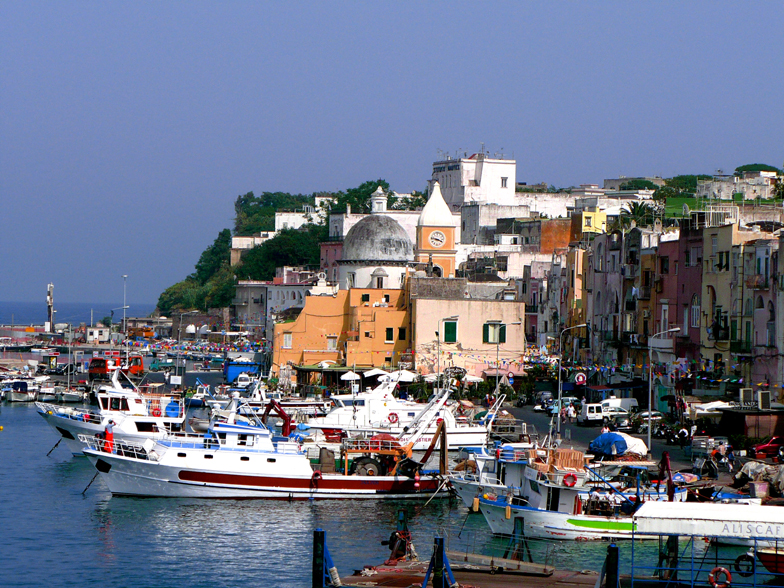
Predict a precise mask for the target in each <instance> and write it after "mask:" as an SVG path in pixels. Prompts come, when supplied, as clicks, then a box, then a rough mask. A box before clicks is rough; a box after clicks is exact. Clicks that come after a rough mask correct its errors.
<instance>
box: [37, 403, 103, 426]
mask: <svg viewBox="0 0 784 588" xmlns="http://www.w3.org/2000/svg"><path fill="white" fill-rule="evenodd" d="M35 405H36V406H37V407H38V410H39V411H41V412H45V413H47V414H53V415H54V414H56V415H57V416H58V417H62V418H66V419H71V420H73V421H81V422H85V423H93V424H100V423H101V417H100V415H97V414H94V413H92V412H90V411H88V410H84V409H79V408H71V407H70V406H58V405H57V404H50V403H48V402H36V403H35Z"/></svg>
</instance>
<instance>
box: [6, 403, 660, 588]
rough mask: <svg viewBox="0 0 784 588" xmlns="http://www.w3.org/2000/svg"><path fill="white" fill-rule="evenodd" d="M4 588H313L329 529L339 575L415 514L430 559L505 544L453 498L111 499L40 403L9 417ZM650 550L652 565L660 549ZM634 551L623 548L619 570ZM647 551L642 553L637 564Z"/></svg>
mask: <svg viewBox="0 0 784 588" xmlns="http://www.w3.org/2000/svg"><path fill="white" fill-rule="evenodd" d="M0 425H2V427H3V430H2V431H0V463H2V465H3V467H2V470H0V471H2V474H1V475H2V478H1V479H0V487H2V489H3V490H2V492H3V496H2V500H0V524H2V536H3V545H2V548H1V549H2V553H1V554H0V585H2V586H3V587H6V588H7V587H11V586H25V587H27V586H53V587H56V586H75V585H78V586H81V587H90V586H96V587H100V588H109V587H114V586H117V587H121V586H122V587H131V586H132V587H133V588H147V587H149V588H153V587H154V588H162V587H168V586H171V587H175V586H177V587H179V586H189V587H194V588H195V587H201V586H204V587H207V586H209V587H211V588H214V587H222V586H226V587H230V586H239V585H247V586H254V587H265V586H283V587H289V586H290V587H308V586H310V582H311V580H310V574H311V571H310V570H311V567H310V566H311V553H312V541H313V531H314V529H316V528H322V529H324V530H326V532H327V543H328V547H329V550H330V552H331V554H332V556H333V559H334V560H335V563H336V565H337V568H338V570H339V572H340V573H341V575H350V574H351V573H352V572H353V570H355V569H361V568H362V567H363V566H364V565H369V564H379V563H381V562H382V561H383V560H384V559H386V558H387V557H388V555H389V551H388V548H387V547H384V546H382V545H381V541H382V540H385V539H388V538H389V535H390V533H391V532H392V531H393V530H394V527H395V521H396V518H397V512H398V510H399V509H400V508H405V509H407V512H408V514H409V517H410V529H411V532H412V536H413V539H414V542H415V546H416V548H417V551H418V552H419V555H420V557H421V558H429V557H430V554H431V552H432V547H431V546H432V542H433V537H434V535H436V534H437V533H438V534H443V535H445V536H446V537H447V541H448V544H449V548H451V549H458V548H461V547H464V546H465V545H466V544H469V545H470V546H471V547H472V548H474V549H476V550H477V551H482V550H483V549H485V548H492V547H495V548H496V549H498V548H499V547H503V542H502V541H500V540H499V539H498V538H495V539H494V538H493V537H492V536H491V534H490V532H489V530H488V527H487V524H486V523H485V521H484V517H483V516H482V515H481V514H474V513H469V511H468V509H466V508H465V507H463V506H462V504H458V503H457V502H456V501H451V500H443V499H438V500H433V501H431V502H430V503H429V504H427V505H425V504H424V501H416V502H414V501H405V502H391V501H374V500H368V501H356V500H354V501H303V502H282V501H265V500H244V501H235V500H194V499H182V500H178V499H153V498H148V499H139V498H128V497H112V496H111V494H110V493H109V492H108V491H107V489H106V487H105V486H104V484H103V483H102V481H101V479H100V477H99V478H97V479H95V481H94V482H93V483H92V485H90V487H89V488H88V489H87V491H86V492H84V494H83V490H84V489H85V488H86V487H87V486H88V484H89V483H90V481H91V479H92V478H93V476H94V474H95V470H94V469H93V468H92V466H91V465H90V463H89V462H88V461H87V459H85V458H80V457H73V456H71V454H70V453H69V452H68V451H67V450H66V449H65V447H64V446H63V445H62V444H61V445H60V446H59V447H57V448H56V449H55V450H54V451H53V452H52V453H51V455H50V456H49V457H47V456H46V454H47V452H48V451H49V450H50V449H51V448H52V447H53V446H54V444H55V443H56V442H57V439H58V437H57V435H56V433H55V432H54V431H53V430H52V429H51V428H50V427H49V426H48V425H46V423H45V422H44V420H43V419H42V418H41V417H40V416H39V415H38V414H37V412H36V409H35V406H34V405H33V404H5V405H2V408H1V412H0ZM606 547H607V543H604V542H596V543H576V542H534V541H532V542H531V548H532V554H533V556H534V560H535V561H543V560H544V558H547V559H548V562H547V563H549V564H551V565H555V566H556V567H559V568H563V569H571V570H583V569H587V570H593V571H598V570H600V569H601V565H602V561H603V558H604V555H605V554H606ZM657 548H658V546H654V545H653V544H651V543H649V545H648V546H646V547H645V549H646V550H650V552H651V555H652V556H653V557H655V553H656V549H657ZM629 555H630V549H625V548H624V547H623V544H621V556H622V571H623V569H624V567H628V563H627V562H628V558H629ZM640 555H641V554H640V553H638V554H637V556H638V557H639V556H640Z"/></svg>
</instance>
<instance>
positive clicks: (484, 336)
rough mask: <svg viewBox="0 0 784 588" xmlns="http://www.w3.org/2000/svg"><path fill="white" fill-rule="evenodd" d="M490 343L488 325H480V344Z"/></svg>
mask: <svg viewBox="0 0 784 588" xmlns="http://www.w3.org/2000/svg"><path fill="white" fill-rule="evenodd" d="M489 342H490V325H488V324H487V323H485V324H484V325H482V343H489Z"/></svg>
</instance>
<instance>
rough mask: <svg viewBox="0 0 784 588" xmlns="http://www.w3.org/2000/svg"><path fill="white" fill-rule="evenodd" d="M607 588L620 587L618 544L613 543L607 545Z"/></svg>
mask: <svg viewBox="0 0 784 588" xmlns="http://www.w3.org/2000/svg"><path fill="white" fill-rule="evenodd" d="M605 586H606V588H618V546H617V545H616V544H615V543H611V544H610V545H609V547H607V583H606V584H605Z"/></svg>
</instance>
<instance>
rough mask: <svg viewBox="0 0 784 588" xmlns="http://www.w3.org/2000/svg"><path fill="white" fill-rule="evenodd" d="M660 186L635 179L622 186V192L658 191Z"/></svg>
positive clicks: (648, 181)
mask: <svg viewBox="0 0 784 588" xmlns="http://www.w3.org/2000/svg"><path fill="white" fill-rule="evenodd" d="M658 187H659V186H657V185H656V184H654V183H653V182H652V181H650V180H641V179H634V180H629V181H628V182H626V183H625V184H621V185H620V188H621V190H656V189H657V188H658Z"/></svg>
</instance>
